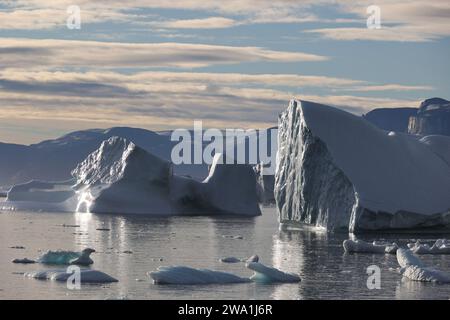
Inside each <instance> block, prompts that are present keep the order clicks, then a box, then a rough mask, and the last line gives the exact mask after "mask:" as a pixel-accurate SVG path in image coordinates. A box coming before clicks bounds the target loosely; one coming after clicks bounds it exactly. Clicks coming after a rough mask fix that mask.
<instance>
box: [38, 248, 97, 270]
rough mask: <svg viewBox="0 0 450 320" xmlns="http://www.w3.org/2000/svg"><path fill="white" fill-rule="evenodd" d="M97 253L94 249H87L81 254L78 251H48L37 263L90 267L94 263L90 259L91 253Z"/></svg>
mask: <svg viewBox="0 0 450 320" xmlns="http://www.w3.org/2000/svg"><path fill="white" fill-rule="evenodd" d="M93 252H95V250H94V249H91V248H86V249H84V250H83V251H81V252H76V251H63V250H57V251H51V250H49V251H47V252H46V253H44V254H43V255H41V256H40V257H39V258H38V259H37V261H38V262H39V263H43V264H54V265H70V264H75V265H81V266H88V265H91V264H93V263H94V261H92V259H91V258H90V255H91V253H93Z"/></svg>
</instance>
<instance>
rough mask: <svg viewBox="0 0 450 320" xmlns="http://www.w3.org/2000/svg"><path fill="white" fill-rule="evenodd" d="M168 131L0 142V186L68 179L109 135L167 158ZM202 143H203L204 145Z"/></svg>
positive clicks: (180, 168)
mask: <svg viewBox="0 0 450 320" xmlns="http://www.w3.org/2000/svg"><path fill="white" fill-rule="evenodd" d="M171 133H172V131H162V132H154V131H150V130H145V129H139V128H129V127H115V128H110V129H90V130H83V131H76V132H72V133H69V134H67V135H64V136H62V137H60V138H57V139H54V140H46V141H42V142H40V143H37V144H32V145H29V146H25V145H17V144H7V143H0V186H10V185H14V184H17V183H23V182H27V181H29V180H45V181H61V180H65V179H69V178H70V177H71V176H70V172H71V170H72V169H73V168H75V167H76V165H77V164H78V163H79V162H81V161H82V160H83V159H85V158H86V157H87V156H88V155H89V154H90V153H92V152H93V151H95V150H96V149H97V148H98V147H99V146H100V144H101V143H102V142H103V141H105V140H107V139H109V138H110V137H113V136H118V137H121V138H125V139H127V140H129V141H132V142H133V143H135V144H136V145H137V146H139V147H141V148H142V149H144V150H146V151H148V152H150V153H151V154H154V155H156V156H158V157H160V158H163V159H166V160H170V159H171V152H172V148H173V147H174V146H175V145H176V144H177V143H178V142H177V141H171ZM191 134H192V133H191ZM269 141H270V139H269ZM206 144H207V143H204V146H205V145H206ZM246 149H248V148H247V147H246ZM174 171H175V173H176V174H178V175H189V176H191V177H193V178H195V179H197V180H201V179H204V178H206V176H207V175H208V166H207V165H206V164H199V165H189V164H188V165H184V164H183V165H177V166H174Z"/></svg>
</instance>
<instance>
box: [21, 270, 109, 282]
mask: <svg viewBox="0 0 450 320" xmlns="http://www.w3.org/2000/svg"><path fill="white" fill-rule="evenodd" d="M73 275H74V273H71V272H69V273H68V272H67V271H66V270H64V269H61V270H44V271H33V272H26V273H25V277H28V278H33V279H37V280H54V281H61V282H66V281H67V280H68V279H69V277H71V276H73ZM80 282H81V283H111V282H118V280H117V279H115V278H113V277H111V276H110V275H108V274H106V273H104V272H101V271H97V270H91V269H81V271H80Z"/></svg>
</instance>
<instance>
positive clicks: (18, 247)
mask: <svg viewBox="0 0 450 320" xmlns="http://www.w3.org/2000/svg"><path fill="white" fill-rule="evenodd" d="M9 248H10V249H18V250H24V249H25V247H24V246H12V247H9Z"/></svg>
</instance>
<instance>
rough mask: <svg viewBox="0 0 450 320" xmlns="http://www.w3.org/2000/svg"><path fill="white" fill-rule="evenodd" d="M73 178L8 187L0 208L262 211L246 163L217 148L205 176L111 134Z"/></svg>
mask: <svg viewBox="0 0 450 320" xmlns="http://www.w3.org/2000/svg"><path fill="white" fill-rule="evenodd" d="M72 176H73V179H72V180H69V181H65V182H41V181H32V182H29V183H26V184H22V185H17V186H14V187H12V188H11V190H10V191H9V192H8V197H7V199H6V201H5V202H2V203H1V204H0V205H1V209H11V210H15V209H19V210H20V209H27V210H44V211H64V212H92V213H117V214H153V215H214V214H235V215H246V216H256V215H260V214H261V211H260V208H259V205H258V197H257V191H256V176H255V173H254V171H253V169H252V167H251V166H250V165H246V164H228V163H227V162H226V161H225V159H224V156H223V155H222V154H216V155H215V157H214V161H213V164H212V166H211V168H210V171H209V175H208V177H207V178H206V179H205V180H204V181H203V182H200V181H197V180H194V179H192V178H188V177H184V176H176V175H174V174H173V169H172V164H171V163H170V162H168V161H166V160H163V159H160V158H158V157H157V156H154V155H152V154H150V153H148V152H147V151H145V150H144V149H142V148H139V147H138V146H136V145H135V144H134V143H132V142H130V141H128V140H126V139H123V138H119V137H111V138H110V139H108V140H106V141H104V142H103V143H102V144H101V146H100V147H99V148H98V149H97V150H96V151H94V152H93V153H91V154H90V155H89V156H88V157H87V158H86V159H85V160H84V161H82V162H81V163H79V164H78V165H77V167H76V168H75V169H74V170H73V171H72Z"/></svg>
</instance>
